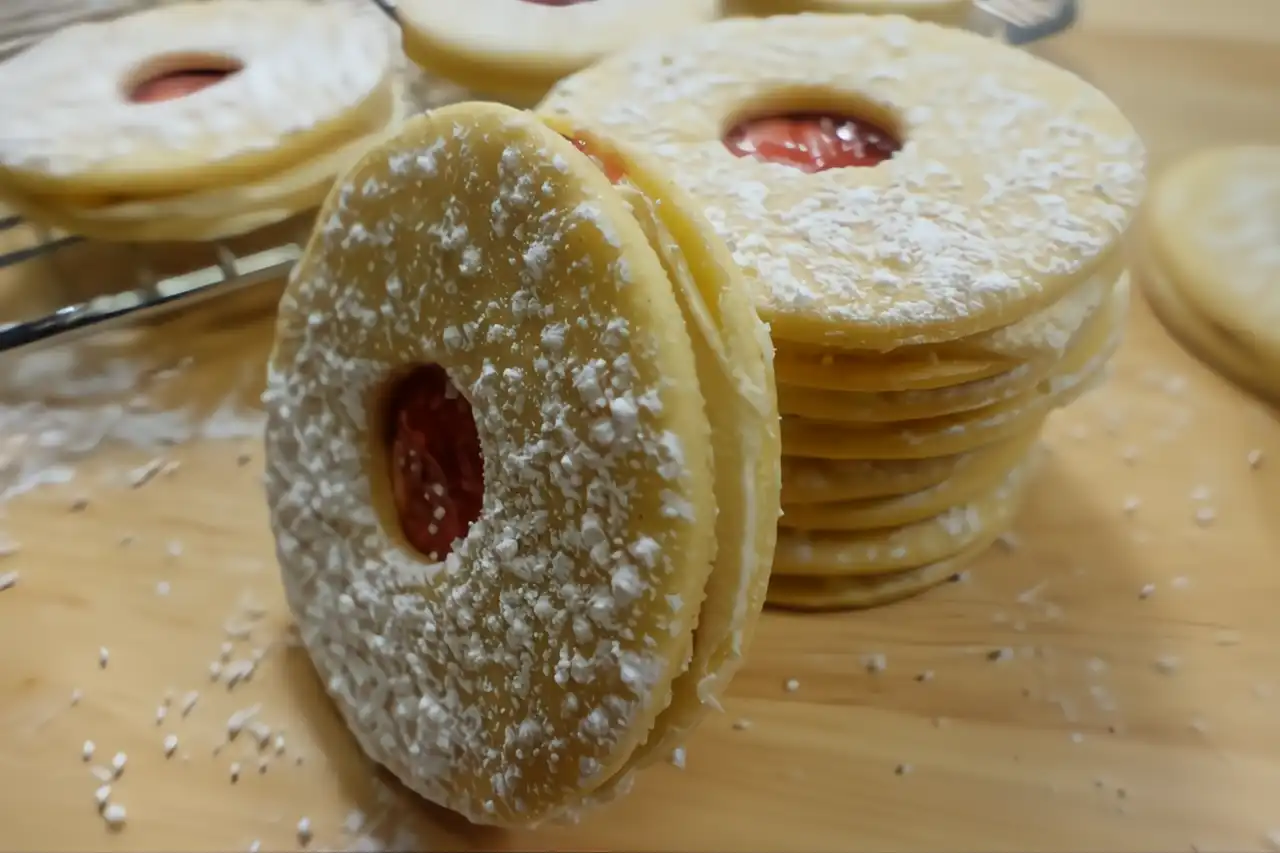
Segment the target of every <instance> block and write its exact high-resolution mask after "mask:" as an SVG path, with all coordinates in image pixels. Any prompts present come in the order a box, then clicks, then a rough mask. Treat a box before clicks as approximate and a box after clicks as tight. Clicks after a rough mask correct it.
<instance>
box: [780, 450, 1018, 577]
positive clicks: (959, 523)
mask: <svg viewBox="0 0 1280 853" xmlns="http://www.w3.org/2000/svg"><path fill="white" fill-rule="evenodd" d="M1028 468H1029V463H1028V465H1023V466H1018V467H1016V468H1014V469H1013V470H1012V471H1009V472H1006V474H1005V476H1004V477H1003V478H1002V479H1001V481H1000V482H999V483H998V484H997V485H996V486H995V487H994V488H991V489H989V490H988V491H987V492H986V494H983V495H980V496H979V497H976V498H974V499H973V500H971V501H969V502H968V503H964V504H959V505H957V506H954V507H952V508H951V509H948V510H946V511H945V512H943V513H941V514H939V515H937V516H934V517H933V518H928V519H925V520H923V521H917V522H914V523H912V524H906V525H903V526H901V527H886V528H880V529H875V530H791V529H782V530H779V531H778V550H777V554H776V555H775V556H774V560H773V573H774V575H775V576H777V575H783V576H795V575H800V576H804V577H819V576H826V575H841V576H843V575H878V574H886V573H890V572H897V571H903V570H906V569H911V568H916V567H917V566H924V565H928V564H930V563H936V562H938V561H939V560H944V559H946V558H947V557H950V556H952V555H954V554H957V553H959V552H961V551H964V550H965V549H967V548H969V547H970V546H971V545H973V544H974V543H975V542H977V541H979V540H980V539H981V538H982V536H983V535H984V534H985V533H986V532H987V531H989V530H991V529H992V528H998V529H1004V528H1005V527H1006V526H1007V522H1008V519H1009V517H1011V516H1012V514H1013V512H1014V510H1015V508H1016V506H1017V504H1018V500H1019V499H1020V497H1021V495H1022V492H1023V489H1024V487H1025V485H1026V481H1027V479H1028V477H1029V470H1028Z"/></svg>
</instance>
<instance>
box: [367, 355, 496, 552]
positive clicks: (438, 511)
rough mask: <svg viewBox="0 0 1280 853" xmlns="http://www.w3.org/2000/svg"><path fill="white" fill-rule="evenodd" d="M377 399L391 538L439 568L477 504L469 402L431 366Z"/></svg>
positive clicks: (480, 464)
mask: <svg viewBox="0 0 1280 853" xmlns="http://www.w3.org/2000/svg"><path fill="white" fill-rule="evenodd" d="M384 400H385V404H384V409H383V411H382V413H381V418H380V419H381V421H382V425H383V440H384V446H385V448H386V450H385V464H386V465H387V469H388V470H387V475H388V482H389V484H390V492H391V501H392V505H393V507H394V510H395V516H396V521H397V523H398V526H399V532H400V533H401V535H402V536H403V537H404V541H405V542H407V543H408V544H409V545H410V546H411V547H412V548H413V549H414V550H416V551H417V552H419V553H420V554H421V555H422V556H423V557H425V558H427V559H428V560H430V561H432V562H439V561H441V560H443V559H444V558H445V557H447V556H448V555H449V553H450V552H451V551H452V550H453V543H454V542H455V541H457V540H458V539H460V538H462V537H463V536H466V535H467V531H469V530H470V529H471V525H472V524H474V523H475V522H476V519H478V518H479V517H480V510H481V508H482V506H483V504H484V459H483V457H482V456H481V453H480V436H479V433H478V431H477V429H476V420H475V416H474V415H473V414H472V411H471V403H470V402H468V400H467V398H466V397H464V396H463V395H462V393H461V392H460V391H459V390H458V389H457V387H456V386H455V385H454V384H453V382H452V380H450V379H449V374H448V373H446V372H445V370H444V368H442V367H440V366H438V365H434V364H429V365H421V366H418V367H414V368H412V369H410V370H409V371H407V372H406V373H404V374H402V375H401V376H400V377H398V378H397V379H396V380H395V381H393V382H392V383H391V384H390V386H389V387H388V390H387V393H386V396H385V398H384Z"/></svg>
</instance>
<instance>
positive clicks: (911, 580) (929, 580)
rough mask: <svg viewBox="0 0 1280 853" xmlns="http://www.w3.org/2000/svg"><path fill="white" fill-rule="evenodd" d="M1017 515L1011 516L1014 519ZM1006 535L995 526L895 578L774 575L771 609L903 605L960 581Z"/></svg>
mask: <svg viewBox="0 0 1280 853" xmlns="http://www.w3.org/2000/svg"><path fill="white" fill-rule="evenodd" d="M1015 509H1016V508H1015ZM1013 514H1014V513H1010V519H1012V516H1013ZM1005 532H1006V531H1005V530H1001V529H998V528H996V527H994V526H993V527H991V528H989V529H988V530H986V531H985V532H984V533H983V535H982V536H981V537H979V538H978V539H977V540H975V541H974V543H973V544H972V545H970V546H969V547H968V548H966V549H965V550H964V551H962V552H960V553H959V554H956V555H955V556H953V557H948V558H947V559H945V560H939V561H938V562H936V563H933V564H931V565H928V566H920V567H919V568H914V569H906V570H905V571H901V572H893V573H891V574H883V575H827V576H825V577H821V576H820V577H801V576H798V575H796V576H792V575H774V576H773V577H772V578H771V579H770V581H769V605H770V606H771V607H780V608H787V609H791V610H808V611H819V610H860V609H866V608H871V607H880V606H883V605H885V604H892V603H894V602H895V601H902V600H903V599H907V598H911V597H912V596H913V595H919V594H920V593H922V592H927V591H928V590H930V589H933V588H934V587H936V586H939V585H940V584H944V583H946V582H947V581H949V580H959V579H960V574H959V573H960V572H961V571H962V570H963V569H964V568H965V567H966V566H968V565H969V564H971V563H972V562H973V561H974V560H976V559H977V558H978V557H980V556H982V554H983V553H985V552H986V550H987V549H988V548H990V547H991V545H992V543H994V542H995V541H996V540H997V539H999V538H1000V536H1001V535H1003V534H1004V533H1005Z"/></svg>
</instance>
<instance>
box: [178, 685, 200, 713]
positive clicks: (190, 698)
mask: <svg viewBox="0 0 1280 853" xmlns="http://www.w3.org/2000/svg"><path fill="white" fill-rule="evenodd" d="M199 701H200V691H198V690H189V691H187V693H186V694H185V695H184V696H183V697H182V704H181V705H180V706H179V710H180V711H181V712H182V716H184V717H185V716H187V715H188V714H190V713H191V709H192V708H194V707H195V706H196V703H197V702H199Z"/></svg>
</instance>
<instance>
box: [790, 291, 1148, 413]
mask: <svg viewBox="0 0 1280 853" xmlns="http://www.w3.org/2000/svg"><path fill="white" fill-rule="evenodd" d="M1099 291H1101V292H1100V293H1099V294H1098V298H1097V299H1096V300H1095V299H1093V297H1092V295H1090V300H1091V301H1090V304H1091V308H1090V310H1089V312H1088V315H1087V316H1086V317H1084V318H1083V320H1082V321H1081V322H1080V324H1073V326H1074V328H1073V329H1072V331H1071V334H1070V335H1069V336H1067V337H1065V339H1064V338H1058V337H1057V336H1056V335H1055V336H1053V337H1055V338H1056V339H1055V341H1054V349H1053V352H1054V356H1055V357H1050V356H1049V355H1048V354H1045V355H1044V356H1042V357H1041V358H1038V359H1036V360H1035V361H1033V362H1029V363H1026V364H1021V365H1018V366H1017V367H1015V368H1013V369H1012V370H1009V371H1006V372H1005V373H999V374H996V375H995V376H992V377H989V378H987V379H978V380H976V381H973V382H965V383H961V384H958V385H952V386H949V387H945V388H930V389H920V390H907V391H881V392H878V393H877V392H857V391H829V390H822V389H814V388H805V387H791V386H788V385H785V384H784V385H781V386H780V387H779V388H778V404H779V410H780V411H781V412H782V414H783V415H795V416H797V417H801V418H807V419H809V420H818V421H837V422H850V421H852V422H858V423H866V422H870V423H878V422H903V421H912V420H922V419H925V418H936V417H941V416H944V415H950V414H956V413H959V412H967V411H972V410H974V409H980V408H983V407H985V406H993V405H995V404H997V403H1002V402H1004V401H1006V400H1012V399H1014V398H1015V397H1019V396H1021V395H1025V393H1026V392H1027V391H1029V390H1030V389H1031V388H1032V387H1034V386H1035V385H1037V384H1038V383H1040V382H1041V381H1043V380H1044V379H1045V378H1046V377H1048V376H1049V375H1050V374H1051V373H1052V372H1053V371H1054V369H1055V368H1056V366H1057V362H1058V360H1059V359H1061V357H1062V355H1063V353H1064V352H1065V351H1066V350H1067V348H1068V347H1069V346H1071V345H1073V344H1078V343H1080V342H1081V341H1088V340H1090V339H1096V338H1097V337H1098V336H1099V335H1105V334H1107V331H1106V330H1108V329H1110V328H1113V327H1114V326H1116V325H1117V318H1116V316H1115V314H1116V312H1117V311H1119V310H1120V309H1119V308H1114V307H1113V306H1112V305H1111V296H1112V291H1113V288H1099ZM1126 299H1127V297H1126ZM1048 337H1049V336H1046V338H1045V339H1046V340H1047V339H1048Z"/></svg>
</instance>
